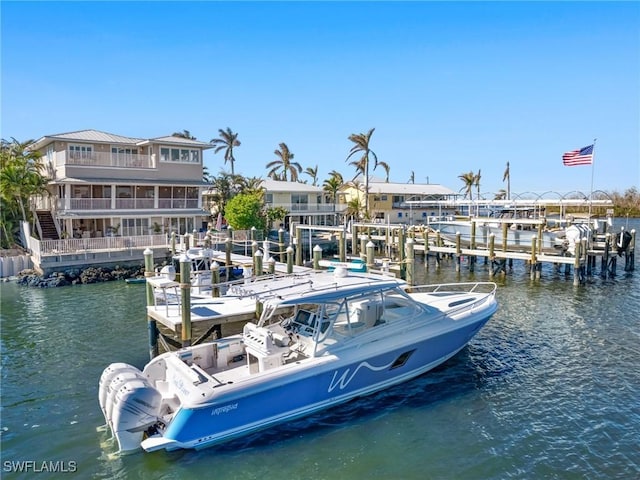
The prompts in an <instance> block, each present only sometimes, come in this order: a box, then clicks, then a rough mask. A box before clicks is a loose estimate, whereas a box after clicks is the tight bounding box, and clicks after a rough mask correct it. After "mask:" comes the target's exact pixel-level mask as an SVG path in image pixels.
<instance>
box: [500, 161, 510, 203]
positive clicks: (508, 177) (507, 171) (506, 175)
mask: <svg viewBox="0 0 640 480" xmlns="http://www.w3.org/2000/svg"><path fill="white" fill-rule="evenodd" d="M505 180H506V181H507V200H511V173H510V172H509V162H507V168H506V169H505V171H504V175H502V181H503V182H504V181H505Z"/></svg>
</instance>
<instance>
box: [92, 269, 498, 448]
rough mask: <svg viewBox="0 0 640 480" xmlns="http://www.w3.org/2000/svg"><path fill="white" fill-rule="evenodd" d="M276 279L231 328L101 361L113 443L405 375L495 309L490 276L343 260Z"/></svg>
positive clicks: (466, 336)
mask: <svg viewBox="0 0 640 480" xmlns="http://www.w3.org/2000/svg"><path fill="white" fill-rule="evenodd" d="M262 288H264V287H262ZM276 288H277V290H276V291H273V292H269V291H268V290H261V291H259V292H258V291H257V292H255V295H254V296H255V299H256V301H259V302H261V303H262V305H263V311H262V315H261V317H260V319H259V320H258V321H257V322H255V323H254V322H249V323H246V324H245V326H244V329H243V332H242V333H241V334H237V335H232V336H229V337H224V338H221V339H218V340H214V341H212V342H209V343H204V344H200V345H195V346H191V347H187V348H183V349H181V350H178V351H175V352H168V353H164V354H162V355H159V356H157V357H155V358H154V359H153V360H151V361H150V362H149V363H148V364H147V365H146V366H145V367H144V368H143V369H142V370H139V369H138V368H136V367H135V366H132V365H127V364H124V363H114V364H111V365H109V366H108V367H107V368H106V369H105V370H104V372H103V374H102V377H101V379H100V387H99V401H100V406H101V408H102V411H103V414H104V416H105V419H106V421H107V425H108V427H109V428H110V430H111V432H112V433H113V436H114V437H115V438H116V440H117V443H118V447H119V452H120V453H122V454H126V453H131V452H135V451H137V450H140V449H144V450H146V451H154V450H162V449H165V450H169V451H170V450H176V449H201V448H205V447H210V446H212V445H216V444H220V443H222V442H226V441H229V440H231V439H234V438H237V437H240V436H242V435H246V434H249V433H251V432H254V431H257V430H260V429H265V428H269V427H271V426H273V425H276V424H279V423H282V422H286V421H289V420H293V419H296V418H299V417H302V416H306V415H309V414H312V413H314V412H317V411H320V410H323V409H327V408H330V407H334V406H336V405H339V404H341V403H344V402H347V401H349V400H352V399H354V398H356V397H360V396H363V395H368V394H371V393H374V392H377V391H379V390H382V389H385V388H388V387H391V386H393V385H396V384H399V383H402V382H406V381H408V380H410V379H412V378H414V377H416V376H418V375H422V374H424V373H425V372H427V371H429V370H431V369H433V368H434V367H436V366H438V365H440V364H441V363H443V362H445V361H446V360H447V359H449V358H451V357H452V356H453V355H455V354H456V353H457V352H459V351H460V350H461V349H462V348H464V346H465V345H467V343H468V342H469V341H470V340H471V339H472V338H473V336H474V335H475V334H476V333H477V332H478V331H479V330H480V329H481V328H482V327H483V325H485V323H486V322H487V321H488V320H489V318H490V317H491V316H492V315H493V314H494V312H495V311H496V309H497V302H496V298H495V293H496V285H495V284H493V283H485V282H477V283H461V284H441V285H432V286H421V287H408V286H407V284H406V283H405V282H404V281H401V280H397V279H395V278H393V277H388V276H381V275H374V274H362V273H354V272H348V271H347V269H346V268H337V269H336V270H335V271H334V272H332V273H329V272H313V273H310V274H308V280H307V281H305V282H301V283H297V284H295V285H292V286H291V288H290V289H287V288H282V287H276Z"/></svg>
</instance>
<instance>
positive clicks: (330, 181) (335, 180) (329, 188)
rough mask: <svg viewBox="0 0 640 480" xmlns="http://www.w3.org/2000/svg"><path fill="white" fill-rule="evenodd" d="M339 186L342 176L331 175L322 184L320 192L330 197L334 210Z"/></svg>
mask: <svg viewBox="0 0 640 480" xmlns="http://www.w3.org/2000/svg"><path fill="white" fill-rule="evenodd" d="M341 186H342V175H339V176H336V175H332V176H331V177H329V178H327V179H326V180H325V181H324V183H323V184H322V190H324V191H325V192H326V193H327V194H329V196H330V197H331V201H332V203H333V208H334V209H335V208H336V207H335V205H336V197H337V196H338V191H339V190H340V187H341Z"/></svg>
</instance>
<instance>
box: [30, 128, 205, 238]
mask: <svg viewBox="0 0 640 480" xmlns="http://www.w3.org/2000/svg"><path fill="white" fill-rule="evenodd" d="M208 148H211V145H210V144H208V143H204V142H199V141H196V140H190V139H187V138H182V137H176V136H166V137H158V138H150V139H145V138H132V137H123V136H120V135H114V134H111V133H106V132H100V131H96V130H82V131H78V132H70V133H61V134H56V135H46V136H44V137H42V138H40V139H39V140H37V141H36V142H35V143H33V144H32V145H31V149H33V150H38V151H39V152H41V153H42V159H43V161H44V164H45V165H46V167H47V172H48V176H49V179H50V181H49V188H48V190H49V196H48V197H44V198H42V199H41V200H40V202H39V205H38V211H37V216H38V225H39V228H40V232H39V233H40V238H42V239H59V238H96V237H105V236H116V235H121V236H136V235H149V234H154V233H155V234H159V233H167V232H176V233H178V234H184V233H190V232H192V231H193V230H200V229H201V228H203V226H204V227H206V224H207V220H208V218H209V212H208V211H206V210H205V209H203V205H202V191H203V190H204V189H205V188H206V186H207V184H206V183H205V182H204V181H203V151H204V150H206V149H208Z"/></svg>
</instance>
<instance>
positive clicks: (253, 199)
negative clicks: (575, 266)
mask: <svg viewBox="0 0 640 480" xmlns="http://www.w3.org/2000/svg"><path fill="white" fill-rule="evenodd" d="M262 207H263V203H262V198H260V196H258V195H256V194H253V193H240V194H238V195H236V196H235V197H233V198H232V199H231V200H229V202H228V203H227V206H226V208H225V213H224V216H225V218H226V219H227V222H228V223H229V225H231V227H233V228H235V229H238V230H249V229H250V228H251V227H256V229H258V230H264V228H265V225H266V222H265V215H264V214H263V211H262Z"/></svg>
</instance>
